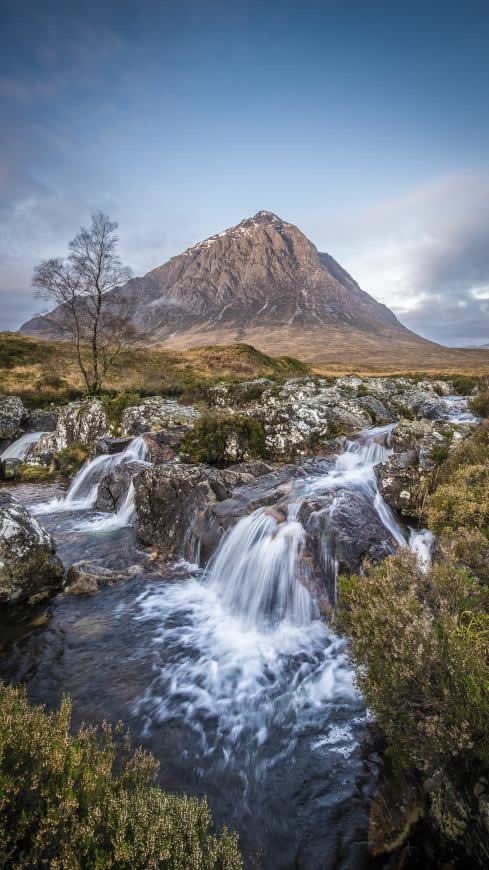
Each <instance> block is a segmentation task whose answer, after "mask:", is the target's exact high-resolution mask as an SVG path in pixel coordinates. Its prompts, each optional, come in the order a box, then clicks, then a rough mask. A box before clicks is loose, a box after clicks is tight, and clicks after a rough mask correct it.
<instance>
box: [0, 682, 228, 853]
mask: <svg viewBox="0 0 489 870" xmlns="http://www.w3.org/2000/svg"><path fill="white" fill-rule="evenodd" d="M70 715H71V707H70V703H69V701H68V700H64V701H63V703H62V705H61V708H60V709H59V711H57V712H55V713H45V712H44V711H43V709H42V708H41V707H31V706H30V705H29V703H28V701H27V698H26V694H25V691H24V690H22V689H16V688H13V687H7V686H2V685H0V866H1V867H5V868H12V870H14V868H15V870H17V868H18V870H20V868H27V867H50V868H58V870H61V868H63V870H82V868H83V870H91V868H98V870H108V868H118V870H146V868H165V870H192V868H195V870H211V868H215V870H237V868H240V867H241V866H242V862H241V859H240V856H239V853H238V849H237V841H236V837H235V836H232V835H230V834H228V833H227V831H226V830H224V831H223V832H222V833H221V835H220V836H215V835H214V834H213V833H212V827H211V826H212V820H211V816H210V813H209V810H208V807H207V804H206V802H205V801H199V800H197V799H196V798H191V797H185V796H183V797H176V796H173V795H169V794H166V793H165V792H164V791H162V790H161V788H159V787H158V786H157V785H156V775H157V770H158V763H157V761H156V760H155V759H154V758H153V757H152V756H151V755H149V754H148V753H146V752H143V751H142V750H140V749H136V750H133V749H132V748H131V746H130V742H129V740H128V738H127V737H123V736H122V735H121V734H120V733H119V732H118V729H116V731H113V730H112V729H111V728H110V727H109V726H108V725H104V726H103V727H102V728H101V729H100V730H96V729H94V728H90V727H83V728H81V729H80V731H78V732H77V733H76V734H74V735H71V734H70Z"/></svg>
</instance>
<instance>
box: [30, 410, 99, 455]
mask: <svg viewBox="0 0 489 870" xmlns="http://www.w3.org/2000/svg"><path fill="white" fill-rule="evenodd" d="M109 433H110V424H109V421H108V419H107V416H106V414H105V411H104V409H103V405H102V402H101V401H100V400H99V399H85V400H83V401H79V402H70V404H69V405H66V406H65V407H64V408H61V409H60V411H59V416H58V422H57V425H56V429H55V431H54V432H53V433H52V434H50V435H43V436H42V438H41V439H40V440H39V441H38V443H37V444H36V445H35V446H34V448H33V450H32V455H33V456H37V455H40V454H43V453H49V452H51V453H52V452H55V453H56V452H58V451H59V450H63V449H64V448H65V447H68V446H69V445H70V444H84V445H86V446H87V447H93V445H94V444H95V443H96V442H97V441H98V440H99V439H101V438H103V437H104V436H106V435H108V434H109Z"/></svg>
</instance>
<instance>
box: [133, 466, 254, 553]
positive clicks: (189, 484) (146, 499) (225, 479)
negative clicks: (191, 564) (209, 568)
mask: <svg viewBox="0 0 489 870" xmlns="http://www.w3.org/2000/svg"><path fill="white" fill-rule="evenodd" d="M253 465H254V463H250V470H249V471H247V470H244V469H246V466H247V464H246V463H245V464H243V465H242V466H241V467H240V470H239V471H233V470H232V469H223V470H217V469H214V468H209V467H206V466H203V465H158V466H153V467H152V468H147V469H146V470H145V471H144V472H143V473H142V474H139V475H138V476H137V477H136V478H135V479H134V489H135V502H136V526H135V527H136V533H137V535H138V537H139V538H140V539H141V540H142V541H143V542H144V543H145V544H150V545H152V546H153V547H154V548H155V550H156V551H157V552H158V553H159V555H160V556H162V557H163V558H164V559H166V560H170V559H173V558H176V557H177V556H181V555H184V556H186V557H187V558H195V540H196V538H198V537H199V520H201V519H202V517H203V515H204V512H205V510H206V508H207V507H208V506H209V505H210V504H213V503H216V502H218V501H223V500H224V499H228V498H229V497H230V496H231V494H232V492H233V491H234V489H235V488H236V487H238V486H240V485H243V484H245V483H248V482H250V481H252V480H253V471H254V469H253Z"/></svg>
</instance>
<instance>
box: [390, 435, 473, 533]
mask: <svg viewBox="0 0 489 870" xmlns="http://www.w3.org/2000/svg"><path fill="white" fill-rule="evenodd" d="M472 430H473V427H472V426H471V424H469V423H448V422H446V421H433V422H429V421H428V420H426V419H423V420H414V421H412V422H403V423H400V424H399V426H396V427H395V428H394V429H393V431H392V435H391V446H392V450H393V452H392V455H391V456H390V457H389V458H388V459H387V461H386V462H384V463H383V464H382V465H377V466H376V468H375V474H376V477H377V485H378V488H379V492H380V494H381V495H382V497H383V498H384V499H385V501H386V502H387V504H389V505H390V507H391V508H393V509H394V510H396V511H397V512H398V513H399V514H400V515H401V516H402V517H404V518H405V519H406V520H409V521H412V520H419V519H421V518H422V516H423V508H424V502H425V498H426V495H427V494H428V492H429V491H430V488H431V486H432V480H433V475H434V473H435V470H436V468H437V467H438V465H439V464H440V462H442V461H443V459H444V458H445V457H446V456H447V455H448V454H449V453H450V451H451V450H453V449H454V447H455V446H456V444H457V443H458V442H459V441H460V439H461V438H466V437H468V436H469V435H470V433H471V431H472Z"/></svg>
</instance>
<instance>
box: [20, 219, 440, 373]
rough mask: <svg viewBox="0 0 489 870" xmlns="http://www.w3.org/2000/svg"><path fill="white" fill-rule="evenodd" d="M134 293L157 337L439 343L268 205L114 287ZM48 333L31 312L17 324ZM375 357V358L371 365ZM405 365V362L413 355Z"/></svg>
mask: <svg viewBox="0 0 489 870" xmlns="http://www.w3.org/2000/svg"><path fill="white" fill-rule="evenodd" d="M113 294H114V297H115V296H116V295H117V294H122V295H124V296H126V297H127V296H134V297H135V298H136V299H137V301H138V305H137V314H136V315H135V318H134V321H135V325H136V326H137V327H139V328H140V329H142V330H144V332H145V333H146V334H148V335H149V336H150V339H151V340H153V341H155V342H164V344H165V346H167V347H175V348H185V347H192V346H196V345H204V344H216V343H219V344H229V343H232V342H236V341H246V342H248V343H250V344H253V345H254V346H255V347H257V348H259V349H262V350H265V351H268V352H271V353H282V354H283V353H288V354H293V355H296V356H299V357H301V358H303V359H306V360H312V361H319V362H320V361H323V360H324V361H326V360H331V359H332V358H333V359H337V360H338V362H340V361H341V362H344V361H345V354H346V357H347V358H348V359H351V360H352V361H354V362H357V361H358V363H362V361H364V360H365V364H367V363H368V361H370V363H371V364H372V363H373V362H375V360H377V358H378V360H377V362H378V364H382V362H384V364H385V354H386V353H390V354H392V352H393V347H394V346H395V351H396V353H400V354H401V356H402V355H405V354H406V353H407V352H408V351H409V353H408V356H410V357H412V360H413V362H412V364H413V365H415V364H417V362H418V361H419V352H420V348H421V347H422V348H423V352H424V353H428V349H429V348H432V349H437V350H436V351H433V352H435V353H436V352H438V351H440V350H441V348H440V346H439V345H435V344H433V343H432V342H428V341H426V340H425V339H422V338H420V337H419V336H416V335H414V333H412V332H410V331H409V330H408V329H406V328H405V327H404V326H402V324H401V323H400V322H399V321H398V320H397V318H396V317H395V315H394V314H393V313H392V311H390V310H389V309H388V308H387V307H386V306H385V305H382V304H380V303H379V302H376V301H375V299H373V297H372V296H370V295H369V294H368V293H366V292H365V291H363V290H362V289H361V288H360V287H359V286H358V284H357V283H356V281H354V279H353V278H352V277H351V276H350V275H349V274H348V272H346V271H345V270H344V269H343V268H342V267H341V266H340V265H339V263H337V262H336V260H334V259H333V257H332V256H330V255H329V254H326V253H321V252H319V251H318V250H317V248H316V247H315V246H314V245H313V244H312V242H310V241H309V239H307V238H306V236H305V235H304V233H302V232H301V231H300V230H299V229H298V228H297V227H296V226H294V225H293V224H290V223H288V222H287V221H284V220H282V219H281V218H279V217H278V216H277V215H275V214H273V212H269V211H259V212H258V213H257V214H256V215H255V216H254V217H252V218H247V219H246V220H243V221H241V223H239V224H237V225H236V226H234V227H231V228H229V229H227V230H225V231H224V232H221V233H218V234H216V235H214V236H210V238H208V239H205V241H203V242H199V243H198V244H196V245H194V246H193V247H191V248H188V249H187V250H186V251H184V252H183V253H182V254H179V255H178V256H176V257H172V258H171V260H168V262H166V263H164V264H163V265H162V266H158V267H157V268H156V269H152V270H151V271H150V272H148V273H147V274H146V275H144V276H143V277H142V278H132V279H131V280H130V281H128V282H127V284H125V285H124V286H123V287H120V288H117V289H116V290H114V291H113ZM21 331H22V332H24V333H26V334H28V335H40V334H43V335H46V336H48V335H49V329H47V328H46V322H45V321H43V318H42V317H36V318H33V319H32V320H30V321H28V323H25V324H24V325H23V326H22V327H21ZM377 362H375V364H377ZM410 364H411V363H410Z"/></svg>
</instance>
